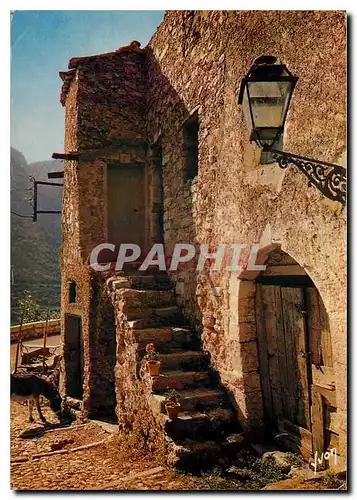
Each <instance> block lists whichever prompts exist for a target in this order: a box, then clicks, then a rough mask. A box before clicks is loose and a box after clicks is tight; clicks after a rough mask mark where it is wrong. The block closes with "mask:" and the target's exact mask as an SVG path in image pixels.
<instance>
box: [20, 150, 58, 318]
mask: <svg viewBox="0 0 357 500" xmlns="http://www.w3.org/2000/svg"><path fill="white" fill-rule="evenodd" d="M62 168H63V165H62V163H61V162H60V161H58V160H56V161H44V162H36V163H32V164H28V163H27V162H26V159H25V157H24V155H23V154H22V153H20V152H19V151H17V150H16V149H14V148H11V211H12V212H16V213H18V214H21V215H28V216H31V215H32V206H31V205H30V202H29V199H30V198H31V196H32V191H31V183H30V181H29V176H30V175H32V176H34V177H35V178H36V179H37V180H47V173H48V172H49V171H59V170H62ZM56 182H57V181H56ZM59 182H60V181H59ZM38 192H39V195H38V208H39V209H40V210H41V209H42V210H60V207H61V202H62V188H58V187H47V186H41V187H39V190H38ZM60 223H61V220H60V215H59V214H58V215H56V214H54V215H46V214H44V215H39V216H38V222H36V223H34V222H32V219H31V218H24V217H18V216H17V215H14V214H11V270H12V286H11V322H12V323H14V322H16V321H17V320H18V319H19V316H18V308H17V301H18V299H19V297H20V296H21V294H22V293H23V291H24V290H28V291H29V292H30V293H31V294H32V295H33V297H34V298H35V299H36V300H37V301H38V302H39V304H40V305H41V306H43V307H46V306H47V305H48V306H49V307H50V308H51V309H56V308H58V309H59V307H60V268H59V250H60V245H61V224H60Z"/></svg>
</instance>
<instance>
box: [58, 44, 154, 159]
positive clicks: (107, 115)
mask: <svg viewBox="0 0 357 500" xmlns="http://www.w3.org/2000/svg"><path fill="white" fill-rule="evenodd" d="M143 63H144V59H143V55H141V54H137V53H127V54H115V53H114V54H112V55H105V56H98V57H94V58H91V59H90V60H86V61H84V62H83V63H80V64H79V68H78V70H77V71H78V74H79V77H78V78H79V92H78V106H79V110H80V111H79V115H78V146H79V148H80V149H81V150H88V149H95V148H103V147H106V146H113V144H115V141H116V140H121V139H130V140H131V141H143V140H144V139H145V134H144V131H145V118H144V111H145V106H144V104H145V86H146V78H145V72H144V64H143ZM66 106H67V104H66Z"/></svg>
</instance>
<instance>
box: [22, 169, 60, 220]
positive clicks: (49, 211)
mask: <svg viewBox="0 0 357 500" xmlns="http://www.w3.org/2000/svg"><path fill="white" fill-rule="evenodd" d="M30 180H31V181H32V183H33V214H32V222H37V214H60V213H62V212H61V210H37V195H38V192H37V186H38V185H39V184H40V185H44V186H58V187H63V184H58V183H56V182H46V181H36V180H35V179H34V178H33V177H31V178H30Z"/></svg>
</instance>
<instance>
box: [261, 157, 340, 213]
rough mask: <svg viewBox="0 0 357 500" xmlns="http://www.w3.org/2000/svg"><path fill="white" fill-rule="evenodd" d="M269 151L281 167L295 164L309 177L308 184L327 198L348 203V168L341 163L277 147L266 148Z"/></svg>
mask: <svg viewBox="0 0 357 500" xmlns="http://www.w3.org/2000/svg"><path fill="white" fill-rule="evenodd" d="M264 151H269V152H270V153H271V154H272V156H273V158H274V160H276V161H277V162H278V164H279V167H280V168H287V167H288V166H289V165H295V166H296V167H297V168H298V169H299V170H300V172H302V173H303V174H304V175H306V177H307V178H308V179H309V183H308V185H309V186H311V185H314V186H316V187H317V189H318V190H319V191H320V192H321V193H322V194H323V195H324V196H326V197H327V198H330V200H333V201H339V202H340V203H341V204H342V205H343V206H345V205H346V195H347V179H346V169H345V168H344V167H341V166H340V165H335V164H333V163H326V162H323V161H318V160H312V159H311V158H304V157H303V156H297V155H294V154H291V153H285V152H283V151H278V150H276V149H268V148H264Z"/></svg>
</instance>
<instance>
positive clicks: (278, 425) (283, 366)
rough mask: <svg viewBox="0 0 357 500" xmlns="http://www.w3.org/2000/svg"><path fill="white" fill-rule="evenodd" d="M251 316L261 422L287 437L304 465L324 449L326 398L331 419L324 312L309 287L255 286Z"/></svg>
mask: <svg viewBox="0 0 357 500" xmlns="http://www.w3.org/2000/svg"><path fill="white" fill-rule="evenodd" d="M256 315H257V334H258V352H259V365H260V375H261V384H262V392H263V401H264V409H265V416H266V419H267V422H268V424H269V425H270V426H271V427H272V428H273V429H275V430H276V431H278V432H280V433H282V434H285V435H286V436H287V438H288V439H286V440H285V441H286V443H290V448H291V449H293V450H296V451H300V452H301V453H302V454H303V456H304V457H305V458H306V459H308V458H309V457H310V456H311V455H312V454H313V453H314V452H315V451H318V453H321V452H322V450H326V449H328V448H326V443H327V441H326V431H327V432H330V430H329V429H328V428H326V425H328V423H327V419H326V415H327V413H326V408H327V406H326V397H329V401H330V403H327V404H328V405H329V407H330V408H332V411H330V413H333V404H334V398H333V394H334V393H333V391H334V382H333V380H332V379H333V378H334V377H333V363H332V354H331V335H330V330H329V325H328V318H327V314H326V311H325V308H324V306H323V303H322V301H321V298H320V296H319V293H318V291H317V290H316V288H314V287H306V286H304V287H302V286H281V285H273V284H260V283H258V284H257V296H256ZM326 391H327V392H326ZM330 420H331V418H330ZM330 441H331V440H330Z"/></svg>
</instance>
